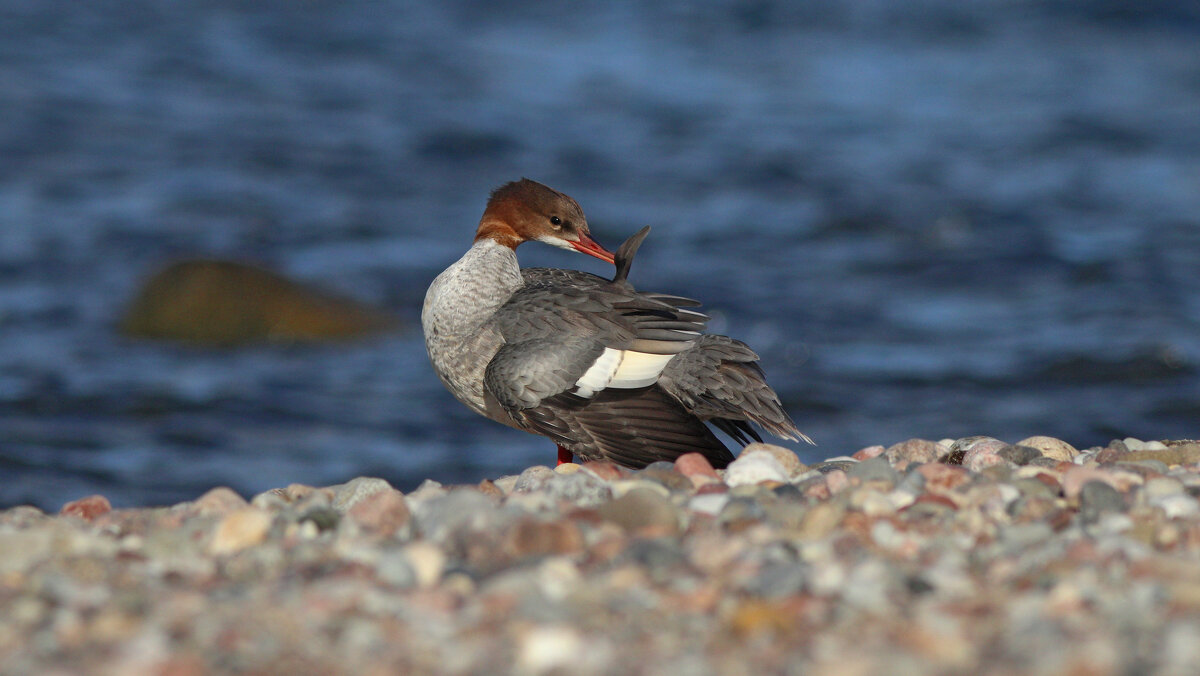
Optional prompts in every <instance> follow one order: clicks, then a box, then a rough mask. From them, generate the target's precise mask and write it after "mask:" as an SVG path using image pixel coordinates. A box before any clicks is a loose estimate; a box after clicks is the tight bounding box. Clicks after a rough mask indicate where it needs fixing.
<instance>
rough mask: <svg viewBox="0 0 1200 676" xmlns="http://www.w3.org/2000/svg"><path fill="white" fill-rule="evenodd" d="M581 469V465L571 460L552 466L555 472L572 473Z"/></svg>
mask: <svg viewBox="0 0 1200 676" xmlns="http://www.w3.org/2000/svg"><path fill="white" fill-rule="evenodd" d="M581 469H583V466H582V465H579V464H576V463H573V462H564V463H563V464H561V465H555V466H554V473H555V474H574V473H576V472H578V471H580V470H581Z"/></svg>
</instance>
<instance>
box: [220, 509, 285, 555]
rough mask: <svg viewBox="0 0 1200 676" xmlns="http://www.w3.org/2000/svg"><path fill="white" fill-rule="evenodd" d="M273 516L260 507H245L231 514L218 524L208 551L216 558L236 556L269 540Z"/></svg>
mask: <svg viewBox="0 0 1200 676" xmlns="http://www.w3.org/2000/svg"><path fill="white" fill-rule="evenodd" d="M270 529H271V515H270V514H269V513H268V512H266V511H265V510H262V509H259V508H258V507H244V508H242V509H239V510H237V511H235V512H231V513H230V514H228V515H227V516H225V518H223V519H221V521H220V523H218V524H217V528H216V530H214V531H213V536H212V541H211V542H209V545H208V551H209V552H210V553H211V554H213V555H214V556H221V555H225V554H235V553H237V552H240V551H242V550H243V549H246V548H247V547H253V546H255V545H258V544H261V543H263V542H264V541H265V540H266V539H267V532H268V531H269V530H270Z"/></svg>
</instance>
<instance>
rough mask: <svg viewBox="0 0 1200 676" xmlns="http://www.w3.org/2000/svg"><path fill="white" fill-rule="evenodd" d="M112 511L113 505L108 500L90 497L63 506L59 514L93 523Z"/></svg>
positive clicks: (102, 497) (97, 496) (101, 496)
mask: <svg viewBox="0 0 1200 676" xmlns="http://www.w3.org/2000/svg"><path fill="white" fill-rule="evenodd" d="M111 511H112V505H111V504H110V503H109V502H108V498H106V497H104V496H103V495H89V496H87V497H86V498H80V499H78V500H75V501H73V502H68V503H67V504H65V505H63V508H62V510H61V511H59V514H61V515H63V516H77V517H79V518H81V519H83V520H84V521H91V520H92V519H95V518H96V517H98V516H101V515H104V514H108V513H109V512H111Z"/></svg>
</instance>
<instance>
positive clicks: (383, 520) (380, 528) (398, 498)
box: [346, 488, 411, 536]
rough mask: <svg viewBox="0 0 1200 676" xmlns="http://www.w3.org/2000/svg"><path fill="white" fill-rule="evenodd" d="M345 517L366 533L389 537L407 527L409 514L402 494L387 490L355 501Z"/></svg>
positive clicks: (391, 489)
mask: <svg viewBox="0 0 1200 676" xmlns="http://www.w3.org/2000/svg"><path fill="white" fill-rule="evenodd" d="M346 517H347V518H348V519H350V520H351V521H353V522H354V523H356V524H358V525H359V526H362V527H363V528H365V529H367V530H368V531H371V532H373V533H377V534H379V535H384V536H391V535H395V534H396V533H397V532H398V531H400V530H401V529H402V528H404V527H406V526H408V523H409V519H410V518H411V513H410V512H409V510H408V503H407V502H405V500H404V494H403V493H401V492H400V491H398V490H396V489H394V488H388V489H387V490H381V491H376V492H374V493H371V494H370V495H368V496H367V497H365V498H362V499H359V500H357V501H355V502H354V504H353V505H352V506H351V507H350V508H349V509H347V510H346Z"/></svg>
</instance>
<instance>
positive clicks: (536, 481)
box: [513, 465, 557, 493]
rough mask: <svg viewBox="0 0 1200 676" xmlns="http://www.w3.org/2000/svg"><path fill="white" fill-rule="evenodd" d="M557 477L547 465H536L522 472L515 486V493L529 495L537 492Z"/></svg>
mask: <svg viewBox="0 0 1200 676" xmlns="http://www.w3.org/2000/svg"><path fill="white" fill-rule="evenodd" d="M555 476H557V475H555V474H554V470H552V469H550V468H549V467H546V466H545V465H534V466H533V467H530V468H528V469H526V470H525V471H524V472H521V476H520V477H518V478H517V484H516V485H515V486H513V492H515V493H528V492H530V491H536V490H538V489H539V488H541V487H542V486H544V485H545V484H546V482H548V481H550V480H551V479H553V478H554V477H555Z"/></svg>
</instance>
